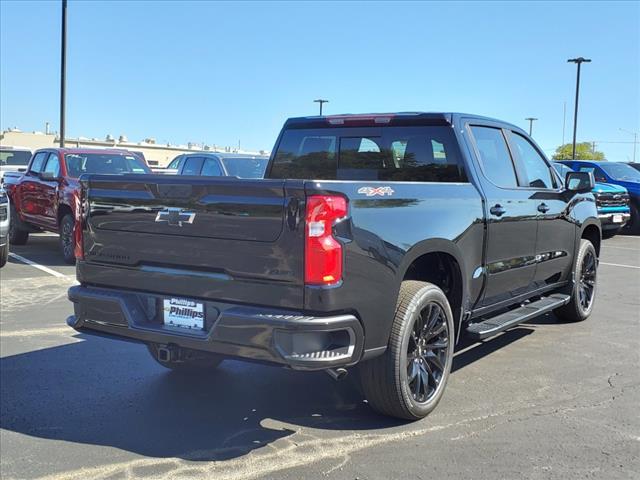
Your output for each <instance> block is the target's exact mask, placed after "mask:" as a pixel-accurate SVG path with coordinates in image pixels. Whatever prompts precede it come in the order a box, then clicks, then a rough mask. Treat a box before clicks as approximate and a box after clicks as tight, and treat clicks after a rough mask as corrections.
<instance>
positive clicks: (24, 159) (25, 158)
mask: <svg viewBox="0 0 640 480" xmlns="http://www.w3.org/2000/svg"><path fill="white" fill-rule="evenodd" d="M29 160H31V152H29V151H27V150H8V151H7V150H3V151H1V152H0V165H2V166H5V165H13V166H16V167H26V166H27V164H28V163H29Z"/></svg>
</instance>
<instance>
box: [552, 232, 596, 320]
mask: <svg viewBox="0 0 640 480" xmlns="http://www.w3.org/2000/svg"><path fill="white" fill-rule="evenodd" d="M573 278H574V282H573V287H572V288H571V300H570V301H569V303H567V304H566V305H564V306H562V307H560V308H558V309H556V310H555V314H556V316H557V317H558V318H559V319H560V320H563V321H566V322H581V321H583V320H586V319H587V318H588V317H589V315H591V311H592V310H593V304H594V303H595V297H596V290H597V288H596V287H597V279H598V257H597V255H596V249H595V248H594V246H593V244H592V243H591V242H590V241H589V240H585V239H584V238H583V239H582V240H580V248H579V249H578V255H577V256H576V263H575V265H574V267H573Z"/></svg>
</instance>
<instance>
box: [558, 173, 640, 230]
mask: <svg viewBox="0 0 640 480" xmlns="http://www.w3.org/2000/svg"><path fill="white" fill-rule="evenodd" d="M566 163H567V162H562V163H560V162H553V166H554V168H555V169H556V170H557V172H558V174H559V175H560V176H561V177H562V178H563V179H564V178H565V177H566V175H567V172H572V171H574V170H573V169H572V168H571V167H569V166H568V165H566ZM585 169H586V168H585ZM595 176H596V174H595V172H594V177H595ZM592 192H593V195H594V197H596V207H597V209H598V218H600V223H601V224H602V236H603V237H612V236H614V235H615V234H617V233H618V232H619V231H620V230H621V229H622V227H624V226H625V224H627V223H628V222H629V220H630V219H631V208H630V205H629V203H630V202H629V193H628V192H627V189H626V188H624V187H621V186H619V185H614V184H612V183H602V182H600V181H597V182H596V184H595V186H594V187H593V190H592Z"/></svg>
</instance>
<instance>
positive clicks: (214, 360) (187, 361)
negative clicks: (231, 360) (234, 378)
mask: <svg viewBox="0 0 640 480" xmlns="http://www.w3.org/2000/svg"><path fill="white" fill-rule="evenodd" d="M160 348H161V345H159V344H157V343H148V344H147V349H148V350H149V353H150V354H151V356H152V357H153V359H154V360H155V361H156V362H158V363H159V364H160V365H162V366H163V367H165V368H168V369H169V370H175V371H179V372H204V371H207V370H214V369H215V368H216V367H217V366H218V365H220V364H221V363H222V361H223V358H222V357H220V356H219V355H216V354H213V353H208V352H201V351H198V350H189V349H186V348H180V349H175V350H173V351H172V354H171V355H170V357H171V358H169V359H166V358H162V356H161V355H160Z"/></svg>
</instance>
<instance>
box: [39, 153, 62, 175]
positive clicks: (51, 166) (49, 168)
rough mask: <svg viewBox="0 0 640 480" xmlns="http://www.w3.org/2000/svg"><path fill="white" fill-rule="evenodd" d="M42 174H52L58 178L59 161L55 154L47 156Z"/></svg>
mask: <svg viewBox="0 0 640 480" xmlns="http://www.w3.org/2000/svg"><path fill="white" fill-rule="evenodd" d="M43 171H44V172H47V173H52V174H53V176H54V177H59V176H60V159H59V158H58V154H57V153H51V154H49V159H48V160H47V165H46V166H45V167H44V170H43Z"/></svg>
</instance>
